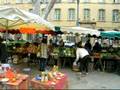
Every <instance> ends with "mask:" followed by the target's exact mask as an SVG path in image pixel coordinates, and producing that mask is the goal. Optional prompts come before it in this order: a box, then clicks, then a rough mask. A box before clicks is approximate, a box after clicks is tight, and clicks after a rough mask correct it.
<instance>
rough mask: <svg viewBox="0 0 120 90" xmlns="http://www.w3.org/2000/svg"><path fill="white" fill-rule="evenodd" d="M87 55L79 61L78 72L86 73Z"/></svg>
mask: <svg viewBox="0 0 120 90" xmlns="http://www.w3.org/2000/svg"><path fill="white" fill-rule="evenodd" d="M89 59H90V58H89V55H87V56H85V57H84V58H82V59H80V60H79V62H80V66H79V70H80V72H83V71H85V72H88V62H89Z"/></svg>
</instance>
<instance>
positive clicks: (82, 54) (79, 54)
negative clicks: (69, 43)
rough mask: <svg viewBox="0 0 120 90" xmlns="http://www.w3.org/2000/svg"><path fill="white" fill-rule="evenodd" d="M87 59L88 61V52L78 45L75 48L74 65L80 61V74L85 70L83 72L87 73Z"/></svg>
mask: <svg viewBox="0 0 120 90" xmlns="http://www.w3.org/2000/svg"><path fill="white" fill-rule="evenodd" d="M88 61H89V52H88V51H87V50H86V49H85V48H83V47H82V46H81V45H78V47H77V49H76V59H75V61H74V63H73V64H74V65H77V64H78V63H79V62H80V66H79V70H80V74H82V73H83V72H84V71H85V74H88Z"/></svg>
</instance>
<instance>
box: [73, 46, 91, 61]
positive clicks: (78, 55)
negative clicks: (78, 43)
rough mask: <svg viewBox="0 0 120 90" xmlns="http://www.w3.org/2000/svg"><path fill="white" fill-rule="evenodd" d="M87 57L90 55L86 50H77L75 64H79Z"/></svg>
mask: <svg viewBox="0 0 120 90" xmlns="http://www.w3.org/2000/svg"><path fill="white" fill-rule="evenodd" d="M87 55H89V53H88V51H87V50H86V49H85V48H77V50H76V59H75V62H77V61H78V60H79V58H84V57H85V56H87Z"/></svg>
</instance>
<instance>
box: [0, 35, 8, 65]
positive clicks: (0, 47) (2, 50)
mask: <svg viewBox="0 0 120 90" xmlns="http://www.w3.org/2000/svg"><path fill="white" fill-rule="evenodd" d="M2 42H3V39H2V38H1V37H0V62H1V63H7V57H8V53H7V48H6V45H5V44H4V43H2Z"/></svg>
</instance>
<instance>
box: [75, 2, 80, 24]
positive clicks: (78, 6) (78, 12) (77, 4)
mask: <svg viewBox="0 0 120 90" xmlns="http://www.w3.org/2000/svg"><path fill="white" fill-rule="evenodd" d="M79 3H80V0H77V22H76V25H77V26H79Z"/></svg>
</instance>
